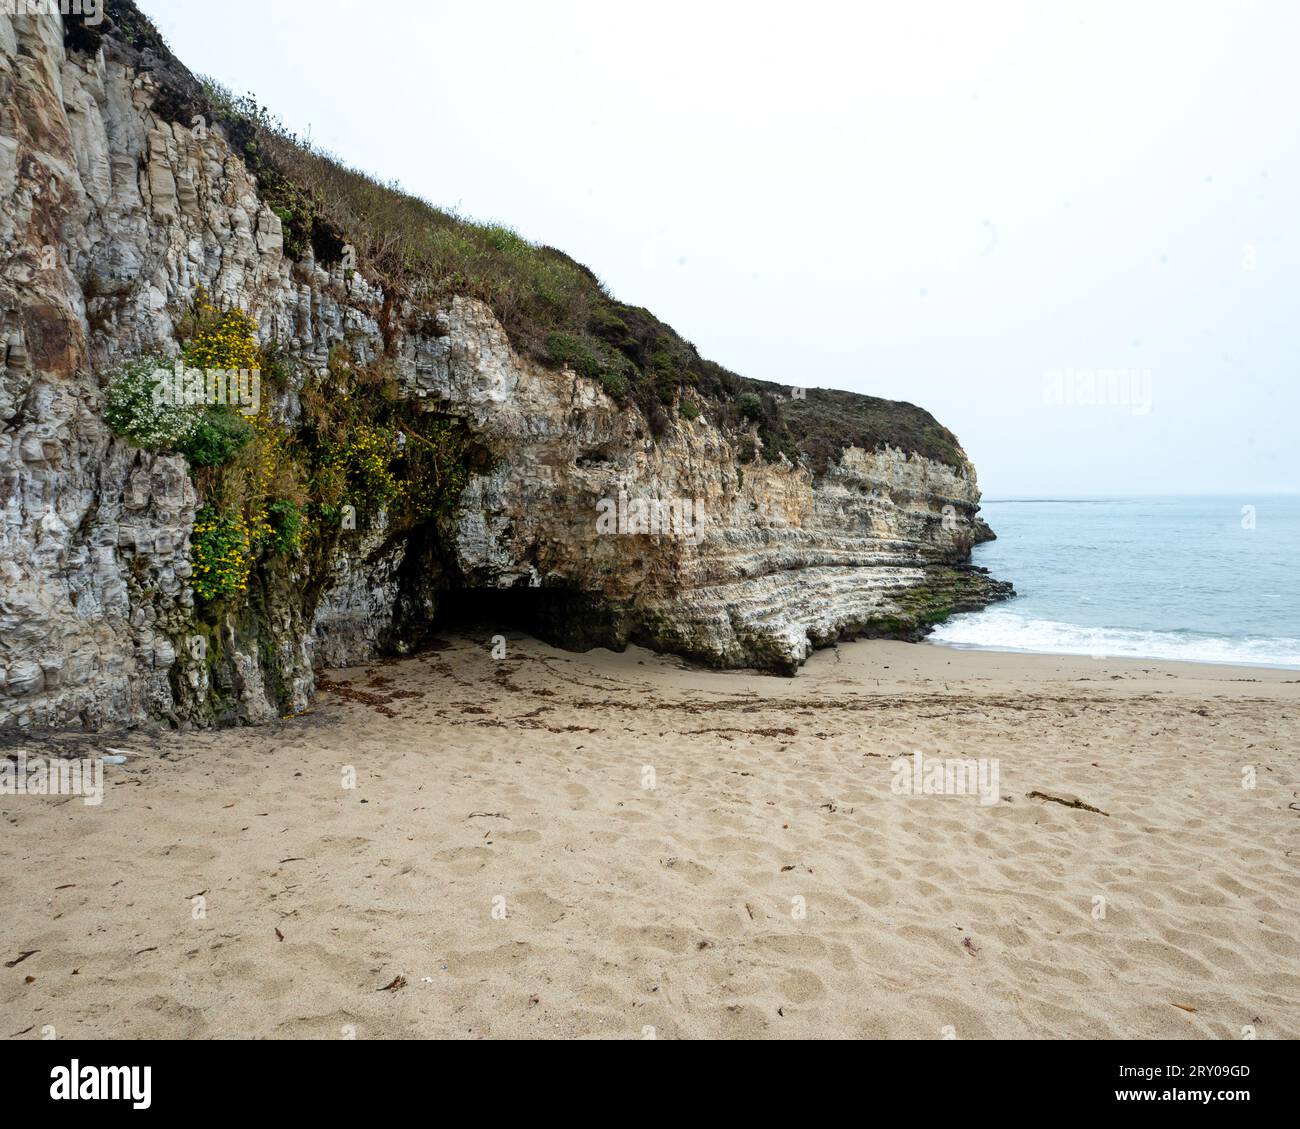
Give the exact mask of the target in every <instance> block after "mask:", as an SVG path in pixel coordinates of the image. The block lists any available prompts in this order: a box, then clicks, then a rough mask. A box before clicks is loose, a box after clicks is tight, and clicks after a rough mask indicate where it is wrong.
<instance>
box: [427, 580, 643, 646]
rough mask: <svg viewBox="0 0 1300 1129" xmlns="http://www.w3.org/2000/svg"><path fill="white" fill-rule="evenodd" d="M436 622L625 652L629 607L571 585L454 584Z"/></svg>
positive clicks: (457, 628)
mask: <svg viewBox="0 0 1300 1129" xmlns="http://www.w3.org/2000/svg"><path fill="white" fill-rule="evenodd" d="M438 626H439V627H440V628H442V629H444V630H450V631H475V632H485V633H487V634H489V635H495V634H499V633H500V632H503V631H520V632H523V633H524V634H526V635H532V636H534V637H535V638H537V639H541V640H542V641H543V642H546V643H550V644H551V645H552V646H555V647H561V648H563V649H565V650H568V651H588V650H591V648H593V647H609V648H610V649H612V650H620V651H621V650H622V649H623V648H624V647H626V646H627V642H628V634H629V632H630V630H631V622H630V617H629V615H628V613H627V611H626V609H623V608H620V607H618V606H615V605H612V604H611V603H610V602H609V601H608V600H606V599H605V598H604V597H603V596H600V595H598V594H596V593H592V592H582V591H578V590H575V589H568V588H534V587H522V586H521V587H517V588H451V589H448V590H447V591H445V592H443V593H442V595H441V599H440V600H439V615H438Z"/></svg>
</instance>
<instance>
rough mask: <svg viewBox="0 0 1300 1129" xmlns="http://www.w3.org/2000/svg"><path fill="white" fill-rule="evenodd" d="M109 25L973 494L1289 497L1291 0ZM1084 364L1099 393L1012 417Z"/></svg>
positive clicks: (251, 18) (526, 8) (319, 11)
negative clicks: (886, 416) (951, 436)
mask: <svg viewBox="0 0 1300 1129" xmlns="http://www.w3.org/2000/svg"><path fill="white" fill-rule="evenodd" d="M141 7H142V8H143V9H144V10H145V11H146V12H148V14H149V15H150V16H152V17H153V19H154V20H155V21H156V22H157V24H158V26H159V27H160V29H161V30H162V31H163V33H164V34H165V35H166V37H167V39H168V41H169V43H170V44H171V46H172V47H173V49H174V50H175V51H176V53H177V54H178V55H179V56H180V58H181V59H182V60H183V61H184V62H185V63H186V64H187V65H188V66H189V67H190V68H191V69H192V70H194V71H196V72H198V73H201V74H210V75H212V76H213V77H215V78H217V79H219V80H220V81H222V82H223V83H225V84H226V85H227V86H229V87H230V88H231V89H232V90H234V91H235V92H236V93H244V92H249V91H251V92H253V93H255V94H256V95H257V96H258V98H259V99H260V100H261V102H262V103H263V104H265V105H267V106H268V107H269V108H270V109H271V110H272V111H274V112H275V113H277V114H279V115H280V116H281V117H282V118H283V119H284V120H285V122H286V124H288V125H289V126H290V127H291V128H294V129H296V130H298V131H299V132H301V133H306V132H307V130H308V129H309V128H310V132H311V136H312V137H313V138H314V139H315V140H316V141H317V142H318V143H319V144H321V145H323V146H325V147H327V148H329V149H331V150H333V151H335V152H336V153H338V154H339V155H340V156H342V157H344V158H345V159H346V160H347V161H348V162H349V163H351V164H354V165H356V166H358V167H360V168H363V169H366V170H367V171H370V172H373V173H376V174H378V175H380V176H381V177H383V178H386V179H388V178H391V179H396V180H399V181H400V182H401V183H402V185H403V186H404V187H405V188H406V189H408V190H409V191H413V192H415V193H417V194H419V195H421V196H424V197H426V198H427V199H429V200H430V201H432V202H433V203H435V204H439V205H443V206H449V207H456V208H458V209H459V210H460V211H461V212H462V213H464V214H466V215H468V216H471V217H474V218H477V219H484V220H496V221H501V222H504V223H507V224H509V225H510V226H512V227H514V228H515V229H517V230H518V231H519V232H520V233H521V234H522V235H524V236H525V237H527V238H529V239H532V240H535V241H538V242H542V243H549V244H552V245H554V246H557V247H560V248H562V249H564V250H565V251H567V252H569V253H570V254H571V255H573V256H574V257H575V258H577V259H578V260H580V261H581V262H584V263H586V264H587V265H588V266H590V267H591V268H592V269H593V270H594V271H595V272H596V273H597V274H598V275H599V276H600V277H601V278H602V279H604V280H605V282H606V283H607V285H608V286H609V288H610V290H611V291H612V292H613V293H614V294H615V296H617V297H618V298H620V299H623V300H625V301H629V302H633V303H636V304H638V305H644V306H647V307H648V308H650V309H651V310H653V311H654V312H655V313H656V314H658V315H659V316H660V317H661V318H663V319H664V320H665V321H667V322H669V323H670V324H671V325H673V326H674V327H675V328H676V329H677V330H678V331H679V332H680V333H682V334H683V336H685V337H687V338H688V339H689V340H691V341H693V342H694V343H695V344H696V345H697V346H698V347H699V349H700V351H701V352H702V353H703V354H704V355H705V356H707V357H710V358H712V359H714V360H716V361H718V362H720V363H722V364H724V365H726V366H728V367H729V368H732V369H734V370H736V371H737V372H741V373H744V374H745V375H747V376H754V377H758V378H761V379H765V380H773V381H778V382H780V383H783V384H792V385H804V386H808V387H818V386H820V387H833V388H848V389H853V390H855V391H860V392H869V393H872V394H874V395H878V396H888V397H892V398H895V399H905V400H911V401H912V402H914V403H917V404H920V405H922V406H923V407H925V408H927V409H929V410H930V411H932V412H933V413H934V414H935V416H937V417H938V418H939V420H940V421H941V422H942V423H944V424H946V425H947V426H948V427H950V428H951V429H952V430H953V431H955V432H956V433H957V435H958V437H959V438H960V439H961V441H962V444H963V446H964V447H965V448H966V450H967V452H968V453H969V454H970V456H971V458H972V459H973V460H974V462H975V465H976V467H977V469H978V471H979V475H980V482H981V485H982V487H983V489H984V492H985V495H986V497H990V498H996V497H1005V496H1025V495H1029V496H1040V497H1041V496H1063V495H1099V494H1134V493H1200V492H1246V493H1258V492H1264V491H1270V490H1272V491H1281V490H1290V491H1294V490H1297V489H1300V452H1298V448H1300V390H1298V389H1300V357H1298V356H1297V347H1296V346H1297V340H1298V339H1300V309H1298V305H1300V303H1298V301H1297V299H1298V298H1300V287H1298V286H1297V282H1298V281H1300V243H1298V242H1297V234H1296V229H1297V225H1296V222H1295V215H1296V211H1297V208H1300V151H1298V150H1300V129H1298V128H1297V126H1296V122H1295V115H1296V111H1297V108H1298V107H1300V63H1298V62H1297V60H1296V56H1295V52H1296V44H1297V42H1300V4H1296V3H1294V2H1292V0H1275V2H1260V3H1249V2H1245V0H1234V2H1233V3H1230V4H1229V3H1213V4H1212V3H1204V2H1200V0H1190V2H1189V0H1182V2H1175V0H1170V2H1167V3H1166V2H1157V0H1143V2H1142V3H1133V2H1132V0H1128V2H1124V3H1111V2H1104V0H1089V2H1088V3H1064V2H1054V3H1042V2H1041V0H1036V2H1029V3H1023V4H1022V3H1005V2H1003V3H994V2H986V3H981V4H971V3H965V2H957V0H952V2H948V3H924V2H917V0H908V2H907V3H902V2H899V0H889V2H874V3H854V4H850V3H808V2H805V3H802V4H789V3H783V4H764V3H756V2H755V0H745V2H744V3H727V2H718V0H692V2H689V3H678V2H676V0H654V2H650V0H645V2H643V3H618V4H615V3H611V2H610V0H603V2H590V3H588V2H570V0H546V2H545V3H539V2H532V0H519V2H514V0H492V2H472V3H471V2H467V0H456V2H454V3H446V2H441V0H431V2H424V3H405V2H403V3H391V2H390V3H382V2H377V0H370V2H359V0H316V2H313V3H290V2H288V0H280V2H277V3H268V2H267V0H222V2H221V3H220V4H219V5H214V4H213V3H210V2H207V0H166V2H165V3H164V2H163V0H141ZM1095 369H1108V370H1115V371H1116V372H1122V373H1125V374H1129V375H1127V376H1122V377H1121V376H1116V377H1112V382H1113V387H1114V389H1115V390H1116V391H1117V392H1118V393H1120V394H1119V395H1116V396H1113V397H1112V398H1114V399H1119V400H1123V399H1126V398H1127V399H1128V400H1129V401H1130V402H1129V403H1123V402H1121V403H1112V404H1102V405H1086V404H1073V405H1071V404H1055V403H1050V402H1047V401H1049V400H1050V399H1051V398H1052V394H1053V392H1054V391H1056V390H1060V391H1064V390H1066V388H1067V384H1068V385H1069V387H1071V388H1074V387H1078V388H1079V389H1080V390H1081V391H1084V392H1085V393H1086V388H1087V385H1086V384H1081V385H1076V384H1074V383H1070V382H1071V381H1076V382H1078V381H1084V380H1085V379H1086V376H1085V375H1084V374H1085V373H1086V371H1087V370H1095ZM1068 370H1073V373H1074V376H1073V377H1071V376H1070V373H1069V371H1068ZM1144 373H1149V374H1150V385H1149V389H1150V403H1149V410H1148V411H1146V412H1145V413H1144V412H1143V403H1142V401H1143V399H1144V393H1143V387H1144V385H1143V374H1144ZM1054 382H1057V383H1054ZM1124 393H1128V395H1127V397H1126V396H1125V395H1124ZM1135 398H1136V399H1137V400H1138V401H1139V402H1137V403H1133V402H1131V401H1133V400H1134V399H1135Z"/></svg>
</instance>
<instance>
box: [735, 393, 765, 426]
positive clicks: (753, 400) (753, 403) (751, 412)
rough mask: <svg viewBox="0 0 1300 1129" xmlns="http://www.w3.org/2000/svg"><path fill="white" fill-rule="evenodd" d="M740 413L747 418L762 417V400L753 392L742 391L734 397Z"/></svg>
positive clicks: (755, 418)
mask: <svg viewBox="0 0 1300 1129" xmlns="http://www.w3.org/2000/svg"><path fill="white" fill-rule="evenodd" d="M736 406H737V407H739V408H740V414H741V415H742V416H744V417H745V418H746V419H749V420H757V419H762V418H763V401H762V400H761V399H760V398H759V397H758V396H757V395H755V394H754V393H753V392H742V393H741V395H740V396H739V397H738V398H737V399H736Z"/></svg>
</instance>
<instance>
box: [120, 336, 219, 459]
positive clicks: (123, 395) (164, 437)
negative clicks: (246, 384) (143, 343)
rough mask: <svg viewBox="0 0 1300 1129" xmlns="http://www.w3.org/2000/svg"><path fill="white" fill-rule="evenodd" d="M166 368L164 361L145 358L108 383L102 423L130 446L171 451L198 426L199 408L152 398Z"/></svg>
mask: <svg viewBox="0 0 1300 1129" xmlns="http://www.w3.org/2000/svg"><path fill="white" fill-rule="evenodd" d="M170 369H171V364H170V362H168V361H165V360H162V359H160V358H158V357H145V358H142V359H140V360H138V361H133V362H132V363H130V364H128V365H127V366H126V367H125V368H123V369H122V371H121V372H119V373H118V374H117V375H116V376H115V377H113V379H112V380H111V381H110V382H109V385H108V392H107V393H106V396H105V407H104V420H105V422H107V424H108V426H109V427H111V428H112V429H113V431H114V432H115V433H116V434H117V435H120V436H121V437H122V438H123V439H125V440H126V441H127V442H128V443H130V444H132V445H133V446H136V447H143V448H145V449H146V450H149V451H171V450H175V449H176V448H177V447H178V446H179V445H180V444H181V443H183V442H184V441H185V440H186V439H188V438H189V437H190V436H191V435H193V433H194V429H195V428H196V427H198V424H199V418H200V415H201V414H202V408H201V407H199V406H197V405H188V404H175V403H172V402H170V400H171V398H170V397H158V396H156V395H155V392H154V390H155V388H156V387H157V386H158V384H159V382H160V374H166V373H168V372H169V370H170Z"/></svg>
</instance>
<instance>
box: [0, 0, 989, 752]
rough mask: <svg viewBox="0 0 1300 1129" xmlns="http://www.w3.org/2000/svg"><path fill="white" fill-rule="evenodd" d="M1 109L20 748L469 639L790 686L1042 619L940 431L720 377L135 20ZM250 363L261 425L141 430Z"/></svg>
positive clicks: (11, 621)
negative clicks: (789, 679)
mask: <svg viewBox="0 0 1300 1129" xmlns="http://www.w3.org/2000/svg"><path fill="white" fill-rule="evenodd" d="M0 86H2V87H3V105H2V108H0V205H2V207H0V257H2V259H3V270H2V272H0V342H2V343H3V346H2V347H3V358H2V359H3V368H2V369H0V506H2V507H3V516H2V524H0V578H2V583H3V593H2V595H0V732H3V731H13V730H20V731H21V730H26V729H29V728H32V727H45V726H78V725H79V726H85V727H98V726H103V725H109V724H130V723H135V722H139V721H141V720H143V719H146V718H150V717H155V718H157V717H162V718H170V719H171V720H173V721H174V722H185V721H192V722H196V723H212V722H231V721H248V722H255V721H261V720H265V719H269V718H272V717H275V716H278V715H282V714H285V713H289V712H294V711H297V710H301V709H302V708H304V707H305V706H306V704H307V703H308V701H309V700H310V696H311V693H312V690H313V686H314V675H313V670H314V669H315V668H317V667H320V666H323V665H342V664H349V663H355V662H361V661H366V660H367V659H370V658H372V657H375V656H377V655H382V654H400V653H406V652H408V651H410V650H412V649H415V648H418V647H419V646H420V645H421V644H422V643H423V642H425V641H426V640H427V639H428V638H429V637H430V635H431V633H432V632H433V631H434V630H436V628H437V627H438V626H439V625H440V624H441V623H443V622H445V621H446V620H447V619H448V618H449V617H454V616H457V615H461V614H467V613H470V612H472V613H474V614H476V615H480V616H483V617H485V618H487V619H488V620H489V621H492V622H500V624H501V626H502V627H503V628H505V627H507V626H521V627H525V628H527V629H529V630H532V631H534V632H536V633H538V634H539V635H541V636H543V637H545V638H548V639H550V640H552V641H555V642H557V643H559V644H561V645H565V646H572V647H586V646H592V645H607V646H611V647H622V646H624V645H626V644H627V643H628V642H629V641H634V642H638V643H643V644H645V645H648V646H650V647H654V648H658V649H662V650H667V651H673V652H676V653H680V654H683V655H686V656H689V657H691V658H693V659H697V660H700V661H702V662H706V663H709V664H713V665H719V666H740V665H753V666H757V667H761V668H764V669H768V670H773V671H781V672H786V673H792V672H793V671H794V670H795V669H796V668H797V667H798V665H799V664H800V663H802V662H803V661H804V659H806V658H807V656H808V654H809V653H810V651H811V650H812V648H814V647H816V646H820V645H825V644H828V643H830V642H833V641H834V640H836V639H840V638H846V637H850V636H853V635H859V634H888V635H897V636H903V637H911V636H915V635H916V634H918V633H920V632H923V631H924V630H925V629H926V627H927V626H928V625H929V624H931V623H933V622H935V621H937V620H939V619H942V618H943V617H945V616H946V615H948V614H950V613H951V612H952V611H954V610H958V609H966V608H974V607H979V606H982V605H983V604H984V603H987V602H988V601H989V600H991V599H996V598H1000V597H1001V596H1003V595H1005V594H1006V593H1007V591H1008V586H1006V585H1002V584H999V583H998V582H996V581H992V580H990V579H989V578H988V577H987V576H985V575H984V574H983V573H982V572H981V571H979V570H975V569H972V568H971V567H970V566H969V564H968V563H967V562H968V560H969V553H970V548H971V546H972V544H973V543H975V542H976V541H977V540H980V539H983V537H985V536H987V535H989V533H988V530H987V527H986V526H984V525H983V523H982V521H980V520H979V519H978V517H977V516H976V514H977V511H978V508H979V490H978V486H977V483H976V476H975V472H974V468H973V467H972V466H971V465H970V463H969V461H968V460H967V458H966V456H965V454H964V453H963V452H962V451H961V448H960V446H959V445H958V443H957V441H956V439H955V438H954V437H953V436H952V435H951V433H949V432H948V431H947V430H946V429H944V428H943V427H941V426H940V425H939V424H938V423H936V422H935V421H934V419H933V418H932V417H931V416H930V415H929V414H928V413H926V412H924V411H923V410H922V409H920V408H916V407H914V406H912V405H909V404H897V403H893V402H890V401H885V400H879V399H875V398H872V397H865V396H856V395H853V394H850V393H844V392H833V391H826V390H820V389H807V390H806V391H804V390H801V389H798V388H782V387H778V386H775V385H768V384H764V383H762V382H758V381H752V380H746V379H744V378H741V377H739V376H736V375H735V374H732V373H729V372H727V371H726V370H725V369H722V368H720V367H719V366H717V365H715V364H712V363H710V362H707V361H705V360H703V359H702V358H700V357H699V355H698V353H697V352H696V351H695V349H694V348H693V347H692V346H690V345H689V343H687V342H685V341H683V340H682V339H681V338H680V337H679V336H678V335H677V334H676V333H674V332H673V331H672V330H671V329H670V328H669V327H667V326H665V325H663V324H662V323H660V322H658V321H657V319H655V318H654V317H653V316H652V315H650V314H649V313H648V312H647V311H644V310H641V309H638V308H636V307H631V306H627V305H624V304H622V303H619V302H616V301H615V300H614V299H613V298H611V297H610V296H609V295H608V294H607V293H606V292H605V290H604V289H603V288H602V287H601V286H600V284H599V283H598V282H597V281H596V279H595V278H594V276H592V275H591V273H590V272H589V271H587V270H586V269H585V268H583V267H581V266H579V265H578V264H576V263H573V262H572V261H571V260H569V259H568V258H567V257H566V256H564V255H562V254H561V253H559V252H556V251H553V250H551V249H549V248H538V247H534V246H532V245H530V244H527V243H526V242H525V241H523V240H521V239H519V237H518V236H516V235H514V233H512V232H509V231H507V230H505V229H501V228H495V227H486V226H480V225H473V224H468V223H465V222H463V221H460V220H458V219H456V218H455V217H450V216H447V215H445V214H444V213H441V212H438V211H437V210H436V209H432V208H430V207H429V206H428V205H426V204H423V203H422V202H420V201H418V200H413V199H411V198H410V197H406V196H403V195H401V194H399V193H396V192H393V191H391V190H389V189H386V188H384V187H382V186H380V185H377V184H375V183H374V182H372V181H369V180H367V179H366V178H364V177H362V176H360V175H359V174H356V173H353V172H350V171H349V170H346V169H343V168H341V167H340V166H338V165H337V164H335V163H333V162H331V161H328V160H326V159H325V158H323V157H320V156H319V155H317V154H314V153H312V152H311V151H310V149H308V148H307V147H305V146H302V145H300V144H298V143H297V142H296V141H295V139H293V138H290V137H287V136H286V135H285V134H284V133H283V131H281V130H279V129H277V128H276V127H275V125H274V123H272V122H270V121H269V120H268V119H267V118H266V117H265V115H264V113H263V112H262V111H260V110H259V109H258V108H257V107H254V106H251V105H248V104H243V103H238V102H234V101H232V100H230V99H229V98H228V97H226V96H225V95H223V94H222V93H221V92H220V91H219V90H216V89H214V88H212V87H210V86H204V85H203V84H201V83H199V82H198V81H196V80H195V79H194V77H193V76H191V75H190V74H189V72H188V71H186V70H185V68H184V67H183V66H182V65H181V64H180V63H179V62H178V61H177V60H176V59H175V58H174V57H173V56H172V55H171V53H170V52H169V51H168V50H167V48H166V45H165V44H163V42H162V41H161V39H160V38H159V37H158V36H157V33H156V32H155V31H154V30H153V28H152V27H151V26H150V25H149V24H148V21H147V20H145V19H144V18H143V17H142V16H141V15H140V13H139V12H138V11H137V10H136V9H135V7H134V5H132V4H130V3H128V2H124V0H119V2H110V3H109V4H108V5H107V18H106V20H105V21H104V23H103V24H102V25H100V26H97V27H87V26H84V23H78V22H77V18H76V17H68V18H67V19H65V20H64V21H60V20H59V19H57V18H51V17H24V16H19V17H11V16H0ZM236 314H241V316H242V315H246V317H244V318H243V320H240V317H239V316H235V315H236ZM241 334H242V335H243V336H241ZM244 337H246V338H247V341H246V342H245V341H244ZM214 343H216V345H222V344H223V343H224V345H223V347H228V348H229V349H230V350H231V353H230V355H231V356H232V357H233V356H235V355H240V356H243V355H245V353H246V352H247V355H248V356H249V357H251V358H254V364H255V366H256V367H257V368H258V369H259V371H260V373H261V379H262V394H261V400H262V404H261V410H260V412H259V414H258V415H257V418H256V419H253V420H251V425H250V422H249V421H240V420H233V422H232V420H230V419H227V420H225V421H224V422H223V420H222V419H219V418H217V417H215V416H214V417H211V419H210V420H209V424H210V426H209V427H208V430H207V431H206V432H204V433H203V434H204V436H205V440H206V446H204V445H196V443H195V440H194V439H193V438H191V439H190V440H188V441H187V442H188V446H184V445H180V446H184V452H185V453H182V450H181V449H180V446H176V449H172V448H171V447H169V446H168V445H167V444H165V443H148V442H145V441H143V440H141V439H140V438H139V435H138V429H137V431H133V430H132V429H131V428H130V427H128V426H126V425H123V424H121V423H120V422H118V423H114V424H113V426H110V420H114V419H118V416H114V414H113V411H114V409H113V402H112V397H113V392H112V390H113V388H114V387H115V386H117V385H120V383H121V381H122V380H123V379H124V378H123V375H122V374H123V373H124V372H125V371H127V370H129V368H130V366H131V365H132V364H133V363H136V362H139V361H140V360H141V359H142V358H164V359H167V360H168V361H170V359H172V358H175V357H177V356H180V357H182V358H185V359H187V360H188V361H192V360H193V358H194V357H196V356H201V355H216V354H213V353H212V352H211V350H212V348H214V347H216V346H215V345H214ZM245 345H247V349H245V348H244V346H245ZM205 350H207V352H206V353H205ZM229 367H231V368H234V367H236V366H235V365H234V364H233V363H231V364H230V365H229ZM239 367H244V366H243V364H242V362H241V365H240V366H239ZM248 367H253V365H250V366H248ZM120 414H121V413H120V411H119V416H120ZM205 418H207V417H205ZM241 428H242V429H243V430H242V431H241V430H239V429H241ZM236 433H237V434H236ZM231 435H234V436H235V438H234V439H229V441H228V442H227V441H226V440H227V438H228V437H229V436H231ZM223 443H224V446H223ZM196 522H197V524H196Z"/></svg>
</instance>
